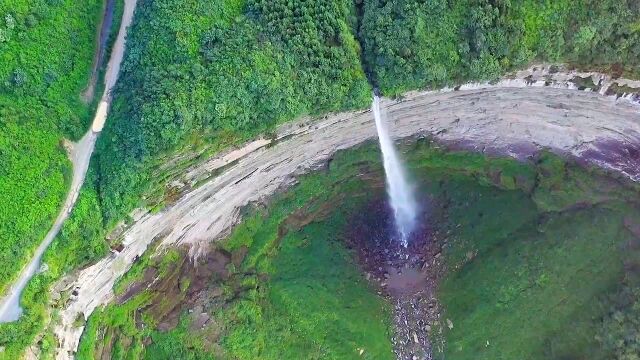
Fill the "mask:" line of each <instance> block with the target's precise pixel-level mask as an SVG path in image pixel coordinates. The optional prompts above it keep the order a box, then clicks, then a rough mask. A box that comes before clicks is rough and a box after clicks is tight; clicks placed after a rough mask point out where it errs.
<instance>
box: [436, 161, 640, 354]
mask: <svg viewBox="0 0 640 360" xmlns="http://www.w3.org/2000/svg"><path fill="white" fill-rule="evenodd" d="M538 169H539V171H538V175H537V184H538V185H537V187H536V188H535V190H534V192H533V194H531V195H530V196H527V195H526V192H522V191H509V192H496V191H495V190H491V189H482V188H477V187H476V188H473V186H470V184H469V183H468V180H464V179H455V178H449V179H448V180H447V181H448V184H449V185H447V187H448V188H449V189H448V191H447V194H446V196H445V199H446V201H447V202H448V203H449V204H450V206H449V207H448V211H447V212H448V213H447V217H446V221H445V222H444V226H443V227H444V229H445V230H447V231H449V232H450V234H451V235H450V236H449V240H450V241H449V244H448V248H447V249H446V251H445V252H444V253H445V255H446V259H447V263H448V266H449V269H450V272H449V274H448V275H447V276H446V278H445V280H444V282H443V283H442V285H441V287H440V289H439V298H440V301H441V303H442V304H443V305H444V308H445V318H446V319H450V320H451V321H452V323H453V328H452V329H448V328H447V326H446V324H445V323H444V320H443V324H441V327H443V328H444V329H445V337H446V340H447V345H446V348H445V351H444V357H443V358H455V359H514V358H518V359H610V358H612V357H613V356H614V355H613V353H612V347H615V346H611V344H608V343H607V342H606V341H596V340H595V339H596V336H597V335H600V334H602V333H605V334H606V333H609V331H610V328H608V327H606V326H605V325H603V324H602V321H603V319H606V318H607V317H608V316H609V312H612V311H613V310H611V309H612V308H613V309H614V310H616V311H617V310H619V309H617V308H616V306H615V305H614V303H615V300H614V302H612V301H611V299H615V298H616V297H618V295H617V294H618V293H620V292H622V291H625V289H626V288H628V287H631V288H635V287H637V282H636V280H634V279H637V277H638V275H639V274H638V273H637V271H636V270H634V268H635V267H637V266H638V264H640V253H639V252H638V250H637V249H636V250H634V247H633V245H632V244H634V243H635V244H637V242H638V239H637V238H635V237H634V236H633V235H632V233H631V232H630V231H629V230H627V228H626V227H625V225H624V221H631V222H633V223H638V221H640V208H639V207H638V206H637V200H638V193H637V191H634V190H632V189H625V188H624V187H622V186H620V184H617V183H615V182H614V181H611V180H608V179H605V178H602V177H600V176H599V175H597V174H593V173H589V172H587V171H584V170H581V169H577V168H575V167H573V166H566V167H565V165H564V164H563V163H562V161H559V160H557V159H555V158H545V159H544V160H543V161H542V162H541V163H540V164H539V165H538ZM550 170H551V171H550ZM544 174H549V175H550V176H545V175H544ZM558 174H560V175H559V176H558ZM563 174H564V175H563ZM552 177H555V179H550V178H552ZM434 186H435V185H434ZM528 186H529V185H525V186H523V187H524V188H528ZM627 201H635V203H627ZM630 308H631V307H629V309H630ZM629 309H627V310H626V311H627V312H628V313H629V318H628V320H626V322H624V323H623V326H624V327H626V328H628V330H627V335H624V336H629V334H638V332H639V331H640V328H638V327H637V325H634V320H632V319H633V316H632V315H631V314H633V313H631V311H630V310H629ZM634 316H635V315H634ZM607 326H610V325H607ZM634 329H635V330H634ZM616 336H617V337H616V338H615V339H614V340H613V341H611V343H614V344H615V343H619V342H621V341H623V339H625V337H624V336H623V335H620V333H617V335H616ZM633 336H635V335H632V337H633ZM627 345H628V346H635V347H636V348H637V346H638V344H637V341H635V342H634V341H633V340H631V341H630V342H629V343H628V344H627ZM627 345H624V346H622V347H623V348H624V347H626V346H627ZM618 346H620V345H618Z"/></svg>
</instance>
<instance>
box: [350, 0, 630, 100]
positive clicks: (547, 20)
mask: <svg viewBox="0 0 640 360" xmlns="http://www.w3.org/2000/svg"><path fill="white" fill-rule="evenodd" d="M639 19H640V3H639V2H637V1H635V0H622V1H620V0H604V1H603V0H579V1H574V0H560V1H538V0H461V1H451V0H433V1H422V0H389V1H387V0H364V4H363V20H362V27H361V28H360V31H359V37H360V38H361V39H362V43H363V48H364V59H365V64H367V65H368V68H369V69H370V70H371V72H372V76H373V79H374V82H375V84H376V85H377V86H379V87H380V88H381V90H382V91H383V92H384V93H386V94H388V95H397V94H400V93H402V92H404V91H407V90H412V89H417V88H424V87H437V86H443V85H452V84H456V83H460V82H464V81H469V80H490V79H495V78H497V77H498V76H500V75H502V74H503V73H505V71H508V70H512V69H515V68H521V67H525V66H527V65H528V64H530V63H531V62H533V61H552V62H558V61H560V62H568V63H570V64H575V65H576V66H582V67H586V68H595V69H600V68H602V69H604V70H605V71H606V70H609V69H610V68H611V66H612V65H615V66H616V67H621V66H622V67H626V70H627V71H628V72H633V73H636V74H637V71H638V68H637V66H638V65H639V64H640V60H638V59H639V58H640V20H639ZM616 71H619V70H616Z"/></svg>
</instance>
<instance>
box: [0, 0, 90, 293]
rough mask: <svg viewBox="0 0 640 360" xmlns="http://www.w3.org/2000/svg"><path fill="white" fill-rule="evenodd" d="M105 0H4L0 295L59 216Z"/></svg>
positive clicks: (86, 109)
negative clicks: (68, 144)
mask: <svg viewBox="0 0 640 360" xmlns="http://www.w3.org/2000/svg"><path fill="white" fill-rule="evenodd" d="M101 8H102V1H99V0H87V1H81V2H77V1H73V0H55V1H52V0H2V1H0V224H2V226H0V239H2V240H1V241H0V264H2V266H1V267H0V293H2V292H4V290H5V287H6V286H7V284H8V282H9V281H10V280H11V279H13V277H14V276H15V275H16V273H17V271H18V270H19V269H20V268H21V267H22V265H23V264H24V263H25V262H26V261H27V259H28V258H29V257H30V255H31V252H32V251H33V249H34V248H35V246H37V244H38V243H39V242H40V241H41V240H42V239H43V238H44V236H45V234H46V232H47V231H48V230H49V227H50V226H51V224H52V223H53V219H54V218H55V216H56V215H57V213H58V211H59V210H60V206H61V205H62V201H63V199H64V196H65V194H66V191H67V188H68V184H69V181H70V174H71V164H70V162H69V160H68V159H67V156H66V152H65V150H64V148H63V146H62V139H63V137H66V138H68V139H72V140H74V139H77V138H78V137H79V136H81V134H82V133H84V131H85V128H86V125H87V123H88V121H89V119H90V117H91V116H92V114H91V111H92V110H91V109H92V106H91V105H90V104H85V103H83V102H82V101H81V99H80V93H81V92H82V90H83V88H84V87H85V86H86V85H87V82H88V79H89V75H90V72H91V66H92V59H93V51H94V48H95V39H96V31H97V27H98V24H99V16H100V12H101V11H100V10H101Z"/></svg>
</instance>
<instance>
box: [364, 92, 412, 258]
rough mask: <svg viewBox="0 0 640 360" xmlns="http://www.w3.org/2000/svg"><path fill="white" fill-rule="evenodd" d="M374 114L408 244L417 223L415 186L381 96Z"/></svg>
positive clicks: (375, 99)
mask: <svg viewBox="0 0 640 360" xmlns="http://www.w3.org/2000/svg"><path fill="white" fill-rule="evenodd" d="M371 110H372V111H373V116H374V118H375V120H376V128H377V130H378V139H379V141H380V149H381V150H382V159H383V163H384V171H385V174H386V177H387V193H388V195H389V200H390V203H391V208H392V209H393V214H394V220H395V224H396V228H397V230H398V232H399V233H400V238H401V241H402V245H404V246H405V247H406V246H407V245H408V239H409V235H410V234H411V232H412V231H413V229H414V228H415V225H416V214H417V211H418V205H417V203H416V198H415V196H414V194H413V188H412V187H411V184H410V183H409V182H408V181H407V176H406V174H405V171H404V169H403V167H402V164H401V162H400V158H399V157H398V154H397V152H396V149H395V147H394V145H393V141H392V140H391V137H390V136H389V131H388V129H387V127H386V124H385V123H384V118H383V115H384V114H383V113H382V111H381V109H380V98H379V97H378V96H377V95H374V96H373V104H372V105H371Z"/></svg>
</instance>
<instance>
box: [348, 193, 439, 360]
mask: <svg viewBox="0 0 640 360" xmlns="http://www.w3.org/2000/svg"><path fill="white" fill-rule="evenodd" d="M433 206H434V203H433V200H431V199H423V200H422V202H421V214H420V221H419V223H420V225H419V227H418V228H417V229H416V230H415V231H414V232H413V233H412V235H411V237H410V239H409V241H408V246H407V247H406V248H405V247H404V246H403V245H402V242H401V241H400V238H399V234H397V232H396V231H395V229H394V225H393V215H392V210H391V208H390V206H389V205H388V203H387V202H386V201H385V200H384V199H377V200H375V201H373V202H372V203H371V204H369V206H367V209H368V211H367V212H365V213H361V214H359V215H356V216H355V217H354V218H353V219H352V221H351V224H352V226H351V228H350V230H349V231H348V232H347V235H346V242H347V244H348V246H349V247H351V248H352V249H354V250H355V251H356V254H357V257H358V262H359V264H360V266H361V267H362V270H363V271H364V272H365V274H366V278H367V280H369V282H370V283H371V284H372V285H373V286H374V287H375V288H377V291H378V294H379V295H381V296H383V297H385V298H386V299H387V300H388V301H389V303H390V304H392V305H393V337H392V344H393V349H394V352H395V354H396V356H397V358H398V359H401V360H431V359H433V352H434V350H437V349H440V350H441V349H442V347H443V345H444V340H443V338H442V336H441V335H442V331H441V330H440V327H439V323H440V321H441V320H442V319H440V307H439V304H438V301H437V299H436V296H435V295H436V287H437V283H438V280H439V279H440V278H441V277H442V275H443V274H444V271H445V266H444V264H443V262H442V257H441V249H442V247H441V246H442V243H443V241H444V239H442V237H441V236H440V234H439V233H438V231H437V230H435V227H434V223H435V221H436V220H435V219H434V218H433V217H432V216H431V215H434V214H432V212H431V209H432V207H433Z"/></svg>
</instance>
